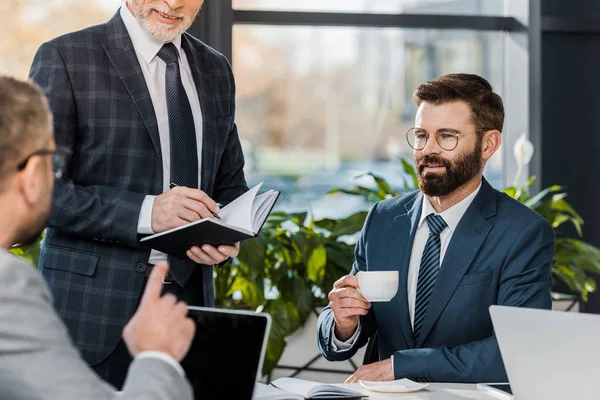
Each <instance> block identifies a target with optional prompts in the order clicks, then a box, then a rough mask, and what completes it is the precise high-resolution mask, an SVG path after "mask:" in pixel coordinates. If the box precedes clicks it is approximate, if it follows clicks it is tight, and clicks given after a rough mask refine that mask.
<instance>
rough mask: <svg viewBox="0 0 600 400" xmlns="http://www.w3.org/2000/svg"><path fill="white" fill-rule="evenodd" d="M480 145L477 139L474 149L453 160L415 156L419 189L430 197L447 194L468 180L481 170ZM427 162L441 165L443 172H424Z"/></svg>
mask: <svg viewBox="0 0 600 400" xmlns="http://www.w3.org/2000/svg"><path fill="white" fill-rule="evenodd" d="M481 147H482V142H481V140H478V141H477V144H476V145H475V150H474V151H472V152H471V153H468V154H465V155H462V156H460V157H458V159H456V160H455V161H450V160H447V159H445V158H442V157H438V156H423V157H421V158H420V159H418V160H417V159H416V158H415V165H416V166H417V174H418V178H419V186H420V189H421V191H422V192H423V193H424V194H425V195H427V196H430V197H438V196H447V195H449V194H450V193H452V192H454V191H455V190H456V189H458V188H459V187H461V186H463V185H464V184H466V183H467V182H469V181H470V180H471V179H473V178H474V177H475V176H476V175H477V174H478V173H479V172H480V171H481V167H482V164H483V160H482V159H481ZM428 164H437V165H442V166H444V167H445V172H444V173H442V174H433V173H428V174H425V173H424V171H425V166H426V165H428Z"/></svg>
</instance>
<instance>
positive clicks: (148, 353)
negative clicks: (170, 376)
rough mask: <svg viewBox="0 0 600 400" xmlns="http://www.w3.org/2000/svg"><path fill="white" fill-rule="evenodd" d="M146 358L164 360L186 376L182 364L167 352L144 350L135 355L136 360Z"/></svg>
mask: <svg viewBox="0 0 600 400" xmlns="http://www.w3.org/2000/svg"><path fill="white" fill-rule="evenodd" d="M144 358H156V359H159V360H163V361H164V362H166V363H167V364H169V365H171V366H173V368H175V369H176V370H177V372H179V374H180V375H181V376H182V377H184V378H185V372H184V371H183V368H182V367H181V364H179V363H178V362H177V360H176V359H174V358H173V357H171V356H170V355H168V354H167V353H163V352H160V351H142V352H141V353H139V354H138V355H137V356H135V359H136V360H142V359H144Z"/></svg>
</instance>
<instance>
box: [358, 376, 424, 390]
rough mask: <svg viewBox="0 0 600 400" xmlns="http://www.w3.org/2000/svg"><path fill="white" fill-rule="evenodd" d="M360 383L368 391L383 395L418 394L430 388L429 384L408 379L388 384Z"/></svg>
mask: <svg viewBox="0 0 600 400" xmlns="http://www.w3.org/2000/svg"><path fill="white" fill-rule="evenodd" d="M358 383H360V385H361V386H362V387H364V388H365V389H367V390H371V391H373V392H383V393H410V392H417V391H419V390H422V389H425V388H426V387H427V386H429V383H418V382H414V381H411V380H410V379H406V378H405V379H398V380H395V381H387V382H371V381H363V380H360V381H358Z"/></svg>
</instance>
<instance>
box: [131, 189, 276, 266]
mask: <svg viewBox="0 0 600 400" xmlns="http://www.w3.org/2000/svg"><path fill="white" fill-rule="evenodd" d="M261 186H262V182H261V183H259V184H258V185H256V186H255V187H253V188H252V189H250V190H249V191H247V192H246V193H244V194H243V195H241V196H240V197H238V198H237V199H235V200H233V201H232V202H231V203H229V204H228V205H226V206H225V207H223V208H222V209H221V212H220V213H219V217H221V219H220V220H219V219H215V218H204V219H201V220H199V221H195V222H191V223H189V224H186V225H182V226H180V227H177V228H173V229H170V230H168V231H165V232H161V233H157V234H155V235H151V236H147V237H145V238H143V239H141V240H140V243H141V244H142V245H144V246H147V247H151V248H153V249H155V250H159V251H162V252H163V253H167V254H169V255H172V256H175V257H178V258H180V259H185V258H186V254H185V253H186V251H187V250H189V249H190V248H191V247H193V246H198V247H200V246H202V245H204V244H210V245H212V246H215V247H216V246H220V245H223V244H225V245H230V244H233V243H236V242H239V241H242V240H245V239H250V238H252V237H254V236H256V235H257V234H258V232H259V231H260V230H261V228H262V226H263V225H264V223H265V221H266V220H267V217H268V216H269V214H270V213H271V210H272V209H273V206H274V205H275V202H276V201H277V199H278V198H279V192H278V191H275V190H268V191H267V192H265V193H263V194H261V195H258V191H259V190H260V187H261Z"/></svg>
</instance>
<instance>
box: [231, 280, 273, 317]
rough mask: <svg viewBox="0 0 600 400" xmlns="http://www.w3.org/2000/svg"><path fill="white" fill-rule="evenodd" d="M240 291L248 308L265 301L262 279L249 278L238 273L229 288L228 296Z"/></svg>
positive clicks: (253, 307)
mask: <svg viewBox="0 0 600 400" xmlns="http://www.w3.org/2000/svg"><path fill="white" fill-rule="evenodd" d="M238 290H239V291H240V292H241V293H242V302H243V303H244V304H247V305H248V306H249V307H250V308H252V309H256V308H258V307H259V306H261V305H263V304H264V302H265V285H264V281H262V280H254V281H253V280H250V279H248V278H246V277H245V276H241V275H238V276H237V277H236V279H235V281H233V284H232V285H231V289H229V293H228V294H227V295H228V296H231V295H232V294H233V293H235V292H237V291H238Z"/></svg>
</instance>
